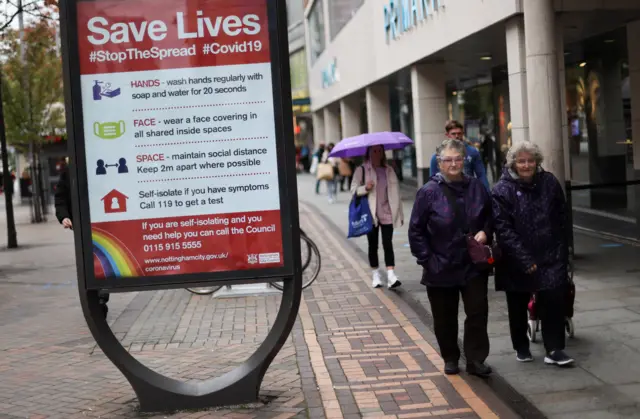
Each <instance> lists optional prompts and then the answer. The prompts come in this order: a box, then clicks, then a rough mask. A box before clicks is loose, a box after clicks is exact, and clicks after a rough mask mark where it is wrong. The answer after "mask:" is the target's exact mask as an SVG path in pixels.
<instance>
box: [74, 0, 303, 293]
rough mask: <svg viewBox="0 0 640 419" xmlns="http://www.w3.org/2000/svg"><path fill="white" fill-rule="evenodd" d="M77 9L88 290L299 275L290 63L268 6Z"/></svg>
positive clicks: (246, 2)
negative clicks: (293, 220)
mask: <svg viewBox="0 0 640 419" xmlns="http://www.w3.org/2000/svg"><path fill="white" fill-rule="evenodd" d="M74 13H75V16H73V18H74V19H75V20H76V25H75V30H76V31H77V32H76V33H75V36H69V39H71V40H73V41H72V42H71V45H70V46H68V48H70V51H72V52H70V54H71V55H74V56H77V63H74V60H71V63H70V64H68V66H69V71H68V73H69V75H70V76H69V77H70V80H69V82H70V84H71V96H72V97H71V98H70V99H69V98H68V100H70V101H71V102H72V103H73V116H72V117H73V120H74V130H73V131H74V136H73V137H74V138H73V140H74V141H73V142H74V147H75V158H76V164H77V166H78V170H77V172H76V174H77V178H78V185H79V201H80V205H79V208H78V210H79V213H80V214H79V216H80V218H81V220H82V225H83V226H86V228H84V229H83V230H84V231H83V232H82V233H77V234H80V235H81V240H82V241H83V245H84V246H86V247H85V248H87V247H88V243H90V248H91V253H90V256H88V255H87V254H86V253H88V252H85V255H84V256H85V265H84V270H85V276H86V278H87V279H86V285H87V287H88V288H117V287H123V286H144V285H157V284H162V283H171V282H176V281H177V280H179V281H182V279H185V280H186V281H187V282H197V281H200V282H202V280H207V281H208V280H213V279H236V280H240V281H242V280H244V282H249V281H250V280H251V279H260V278H262V277H277V276H280V277H282V276H287V275H292V273H293V262H292V257H291V253H292V252H291V242H292V231H293V229H292V228H291V226H292V223H291V219H290V217H291V215H292V214H293V213H294V212H295V211H294V210H292V208H294V207H292V205H291V204H290V202H291V198H294V200H295V192H293V194H294V195H293V196H292V195H290V193H291V191H290V190H291V189H295V178H294V179H293V180H292V179H291V177H292V176H290V175H289V173H288V172H289V171H288V170H287V169H288V168H289V167H288V166H287V159H288V157H287V156H288V154H287V153H288V148H287V147H289V146H288V144H293V140H292V139H290V137H289V136H290V134H289V131H290V129H291V128H290V125H291V124H290V122H288V123H287V124H283V123H282V120H283V116H288V119H287V120H288V121H290V120H291V119H290V109H291V102H290V97H289V96H288V95H289V91H290V90H289V86H288V84H286V83H288V81H283V79H284V77H283V75H282V72H281V68H280V63H281V62H282V61H286V60H287V59H288V57H284V60H281V59H280V58H279V56H278V51H277V50H278V46H277V45H278V44H277V33H276V30H275V28H276V22H273V20H275V19H276V15H275V14H270V12H269V11H268V7H267V0H239V1H235V0H234V1H229V0H179V1H175V0H127V1H123V0H97V1H78V2H76V7H75V11H74ZM67 30H69V31H74V28H71V29H67ZM74 49H75V51H77V53H76V54H74V53H73V50H74ZM285 68H286V67H285ZM285 73H287V74H288V71H287V72H285ZM283 83H285V85H284V86H283ZM74 86H75V87H76V88H75V89H74ZM283 101H285V102H287V105H286V106H283ZM287 108H288V109H287ZM287 110H288V113H287ZM285 137H287V138H288V139H286V138H285ZM294 176H295V175H294ZM294 176H293V177H294ZM287 185H289V187H287ZM291 185H293V186H291ZM283 203H285V204H284V205H283ZM294 206H295V204H294ZM296 221H297V219H296ZM185 275H186V276H185ZM178 277H180V278H181V279H180V278H178Z"/></svg>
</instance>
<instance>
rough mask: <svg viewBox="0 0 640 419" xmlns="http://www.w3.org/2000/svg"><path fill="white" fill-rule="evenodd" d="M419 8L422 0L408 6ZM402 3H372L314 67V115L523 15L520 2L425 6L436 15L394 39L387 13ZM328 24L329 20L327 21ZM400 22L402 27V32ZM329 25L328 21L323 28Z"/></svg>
mask: <svg viewBox="0 0 640 419" xmlns="http://www.w3.org/2000/svg"><path fill="white" fill-rule="evenodd" d="M413 1H415V3H416V5H418V8H419V9H421V7H420V5H421V4H422V3H423V0H406V3H407V4H408V5H409V7H411V4H412V2H413ZM393 3H398V4H400V5H401V6H402V4H403V3H404V1H403V0H395V1H394V2H392V3H390V2H389V0H368V1H365V2H364V4H363V5H362V6H361V7H360V9H358V11H357V12H356V13H355V14H354V16H353V18H352V19H351V21H350V22H349V23H348V24H347V25H346V26H345V27H344V28H343V29H342V31H341V32H340V33H339V34H338V35H337V36H336V37H335V39H334V40H333V42H329V40H327V45H326V47H325V50H324V51H323V53H322V54H321V55H320V57H319V58H318V59H317V60H316V61H315V62H313V63H309V64H310V90H311V97H312V102H313V104H312V109H314V110H316V109H320V108H322V107H324V106H325V105H327V104H329V103H332V102H334V101H336V100H338V99H340V98H342V97H343V96H346V95H348V94H350V93H352V92H354V91H356V90H359V89H361V88H363V87H365V86H367V85H369V84H372V83H373V82H375V81H377V80H379V79H381V78H383V77H386V76H388V75H390V74H392V73H394V72H395V71H397V70H399V69H401V68H403V67H406V66H407V65H409V64H412V63H414V62H417V61H419V60H421V59H423V58H424V57H428V56H429V55H431V54H434V53H435V52H437V51H439V50H441V49H443V48H444V47H446V46H449V45H451V44H453V43H455V42H457V41H459V40H461V39H463V38H465V37H467V36H469V35H472V34H474V33H476V32H478V31H480V30H482V29H484V28H486V27H488V26H491V25H493V24H495V23H497V22H500V21H502V20H504V19H506V18H508V17H509V16H512V15H514V14H516V13H519V12H520V11H521V10H520V1H519V0H464V1H462V0H439V1H437V0H426V3H427V4H428V5H429V6H430V9H433V6H434V3H435V4H436V5H437V10H436V11H431V13H430V16H428V17H427V18H424V19H423V20H422V21H420V20H419V19H418V22H417V23H415V24H414V25H411V27H410V29H409V30H408V31H406V32H404V33H402V34H401V35H399V36H398V37H397V38H396V39H391V36H390V35H391V33H390V32H391V31H390V30H387V28H386V27H385V10H390V4H393ZM325 19H327V18H325ZM327 20H328V19H327ZM401 20H402V18H401V16H399V19H398V27H400V26H402V21H401ZM327 24H328V22H327V21H325V25H327ZM334 63H335V66H336V68H337V72H338V74H339V77H338V80H336V81H335V82H334V83H333V84H331V85H330V86H329V87H323V71H325V72H326V71H327V70H329V69H330V68H331V66H332V64H334Z"/></svg>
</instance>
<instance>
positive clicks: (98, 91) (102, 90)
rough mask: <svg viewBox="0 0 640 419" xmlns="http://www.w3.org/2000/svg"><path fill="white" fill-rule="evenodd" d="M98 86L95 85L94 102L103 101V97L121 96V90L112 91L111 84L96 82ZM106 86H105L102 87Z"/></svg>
mask: <svg viewBox="0 0 640 419" xmlns="http://www.w3.org/2000/svg"><path fill="white" fill-rule="evenodd" d="M94 81H95V83H96V84H94V85H93V100H102V97H103V96H104V97H108V98H114V97H116V96H119V95H120V88H119V87H118V88H117V89H111V83H104V82H101V81H99V80H94ZM101 84H102V85H104V86H101Z"/></svg>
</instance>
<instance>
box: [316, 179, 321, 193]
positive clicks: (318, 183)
mask: <svg viewBox="0 0 640 419" xmlns="http://www.w3.org/2000/svg"><path fill="white" fill-rule="evenodd" d="M320 182H322V181H321V180H320V179H318V180H316V193H317V194H319V193H320Z"/></svg>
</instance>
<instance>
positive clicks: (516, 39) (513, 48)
mask: <svg viewBox="0 0 640 419" xmlns="http://www.w3.org/2000/svg"><path fill="white" fill-rule="evenodd" d="M505 26H506V38H507V71H508V72H509V103H510V113H511V142H512V143H513V144H516V143H519V142H522V141H528V140H529V104H528V102H527V101H528V95H527V57H526V51H525V42H524V18H523V17H522V16H515V17H513V18H511V19H509V20H508V21H507V23H506V25H505Z"/></svg>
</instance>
